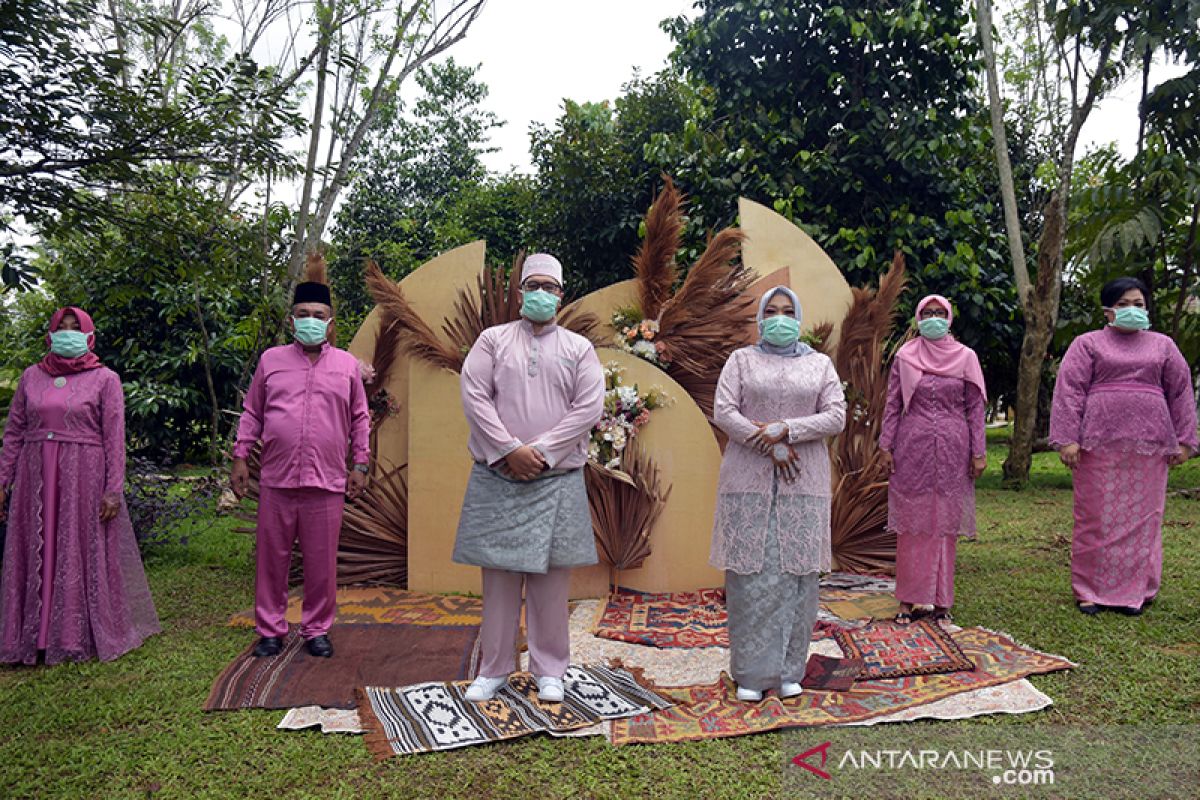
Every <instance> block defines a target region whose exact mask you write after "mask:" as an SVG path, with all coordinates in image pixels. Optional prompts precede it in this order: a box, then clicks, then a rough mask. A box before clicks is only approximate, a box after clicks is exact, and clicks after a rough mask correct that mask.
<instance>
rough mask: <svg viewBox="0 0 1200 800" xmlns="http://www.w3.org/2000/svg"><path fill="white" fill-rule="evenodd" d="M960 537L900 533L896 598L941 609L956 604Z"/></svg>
mask: <svg viewBox="0 0 1200 800" xmlns="http://www.w3.org/2000/svg"><path fill="white" fill-rule="evenodd" d="M957 549H958V537H957V536H927V535H924V534H911V533H901V534H899V535H897V536H896V600H898V601H899V602H901V603H909V604H912V605H919V606H928V605H933V606H937V607H938V608H950V606H952V605H954V556H955V553H956V552H957Z"/></svg>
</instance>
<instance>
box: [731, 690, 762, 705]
mask: <svg viewBox="0 0 1200 800" xmlns="http://www.w3.org/2000/svg"><path fill="white" fill-rule="evenodd" d="M762 698H763V693H762V692H760V691H758V690H757V689H744V688H742V687H741V686H739V687H738V689H737V699H738V700H741V701H742V702H743V703H757V702H760V701H761V700H762Z"/></svg>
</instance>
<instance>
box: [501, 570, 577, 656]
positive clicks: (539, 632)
mask: <svg viewBox="0 0 1200 800" xmlns="http://www.w3.org/2000/svg"><path fill="white" fill-rule="evenodd" d="M570 585H571V570H570V569H569V568H561V569H551V570H549V571H548V572H546V574H544V575H541V574H538V573H532V572H509V571H507V570H502V569H486V568H485V569H484V570H483V625H482V626H481V627H480V630H479V644H480V650H481V653H480V655H481V661H480V665H479V674H480V675H481V676H483V677H485V678H499V677H502V676H504V675H507V674H508V673H510V672H512V671H513V670H514V669H515V668H516V646H517V632H518V631H519V629H520V625H521V589H522V587H524V590H525V631H526V635H527V638H528V640H529V671H530V672H532V673H533V674H534V675H536V676H538V677H551V678H561V677H562V676H563V674H564V673H565V672H566V671H567V665H568V664H569V663H570V659H571V633H570V627H569V625H568V621H569V620H568V617H569V615H568V612H567V594H568V592H569V590H570Z"/></svg>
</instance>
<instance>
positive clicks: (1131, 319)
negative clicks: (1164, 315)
mask: <svg viewBox="0 0 1200 800" xmlns="http://www.w3.org/2000/svg"><path fill="white" fill-rule="evenodd" d="M1112 324H1113V327H1116V328H1124V329H1125V330H1127V331H1144V330H1146V329H1147V328H1149V327H1150V313H1149V312H1148V311H1146V309H1144V308H1138V307H1137V306H1123V307H1121V308H1117V309H1114V310H1113V321H1112Z"/></svg>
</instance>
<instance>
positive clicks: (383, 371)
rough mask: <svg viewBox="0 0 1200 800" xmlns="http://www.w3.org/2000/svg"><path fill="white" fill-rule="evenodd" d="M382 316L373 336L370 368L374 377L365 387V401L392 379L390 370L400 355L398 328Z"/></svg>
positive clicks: (394, 323) (394, 322)
mask: <svg viewBox="0 0 1200 800" xmlns="http://www.w3.org/2000/svg"><path fill="white" fill-rule="evenodd" d="M386 317H387V315H386V314H385V315H382V316H381V318H380V320H379V330H378V332H376V334H375V355H374V356H373V357H372V358H371V367H372V368H373V369H374V370H375V377H374V379H372V381H371V383H370V385H369V386H367V399H370V398H372V397H374V396H375V395H377V394H379V393H380V392H381V391H383V389H384V388H385V387H386V386H387V382H388V379H390V378H391V377H392V368H393V367H395V365H396V358H397V356H398V355H399V354H400V326H399V325H398V324H396V321H395V320H392V319H387V318H386Z"/></svg>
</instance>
